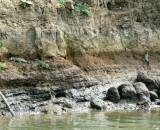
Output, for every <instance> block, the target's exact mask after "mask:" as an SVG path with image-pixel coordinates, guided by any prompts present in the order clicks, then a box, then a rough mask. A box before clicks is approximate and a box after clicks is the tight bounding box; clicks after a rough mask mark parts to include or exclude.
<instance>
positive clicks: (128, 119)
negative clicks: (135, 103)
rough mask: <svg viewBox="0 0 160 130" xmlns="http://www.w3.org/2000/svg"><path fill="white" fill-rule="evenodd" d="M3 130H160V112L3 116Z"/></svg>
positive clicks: (1, 121) (0, 122)
mask: <svg viewBox="0 0 160 130" xmlns="http://www.w3.org/2000/svg"><path fill="white" fill-rule="evenodd" d="M0 130H160V110H159V109H155V110H138V111H109V112H108V111H90V112H86V113H72V114H66V115H30V116H26V115H21V116H17V117H14V118H9V117H1V118H0Z"/></svg>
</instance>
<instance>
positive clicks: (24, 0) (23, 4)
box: [20, 0, 33, 8]
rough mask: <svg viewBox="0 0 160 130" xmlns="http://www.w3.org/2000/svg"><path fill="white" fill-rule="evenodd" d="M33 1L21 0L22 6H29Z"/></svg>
mask: <svg viewBox="0 0 160 130" xmlns="http://www.w3.org/2000/svg"><path fill="white" fill-rule="evenodd" d="M32 4H33V3H32V2H31V1H28V0H21V1H20V6H21V7H22V8H26V7H29V6H31V5H32Z"/></svg>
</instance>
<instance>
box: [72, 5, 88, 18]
mask: <svg viewBox="0 0 160 130" xmlns="http://www.w3.org/2000/svg"><path fill="white" fill-rule="evenodd" d="M74 11H75V12H80V14H81V15H88V14H89V11H88V4H86V3H78V4H77V5H76V6H75V9H74Z"/></svg>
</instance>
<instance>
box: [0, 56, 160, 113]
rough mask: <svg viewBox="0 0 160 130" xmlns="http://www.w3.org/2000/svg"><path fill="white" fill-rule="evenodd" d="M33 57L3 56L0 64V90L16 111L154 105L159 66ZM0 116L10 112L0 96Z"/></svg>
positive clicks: (44, 111) (149, 106) (136, 107)
mask: <svg viewBox="0 0 160 130" xmlns="http://www.w3.org/2000/svg"><path fill="white" fill-rule="evenodd" d="M46 63H48V64H49V65H50V66H51V67H52V68H53V70H45V69H42V70H40V69H39V68H38V63H37V62H36V61H33V62H32V63H31V64H25V63H18V62H7V68H6V69H5V70H1V72H0V73H1V74H0V79H1V81H0V84H1V91H2V93H3V94H4V95H5V97H6V99H7V100H8V102H9V104H10V106H11V108H12V109H13V111H14V112H15V113H16V115H19V114H22V113H25V114H27V113H28V114H29V113H30V114H31V113H32V114H33V113H35V114H36V113H39V114H40V113H43V114H44V113H45V114H63V113H68V112H75V111H77V112H85V111H90V110H92V109H98V110H107V111H108V110H124V109H128V110H137V109H151V108H155V107H159V104H160V101H159V95H160V94H159V71H158V68H159V66H158V65H157V66H155V65H153V66H152V68H151V70H146V69H147V68H143V66H141V65H139V66H132V65H128V66H125V65H123V66H118V65H108V66H107V65H104V66H98V65H97V66H88V67H85V68H84V67H78V66H76V65H74V64H73V63H72V62H70V61H68V60H65V59H63V58H57V59H56V58H55V59H54V61H51V60H48V61H46ZM0 102H1V104H0V113H1V116H8V115H10V113H9V112H8V110H7V107H6V106H5V104H4V103H3V101H2V100H1V99H0Z"/></svg>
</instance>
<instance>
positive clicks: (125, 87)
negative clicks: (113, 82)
mask: <svg viewBox="0 0 160 130" xmlns="http://www.w3.org/2000/svg"><path fill="white" fill-rule="evenodd" d="M118 91H119V94H120V97H121V98H122V99H129V100H135V99H137V93H136V90H135V88H134V87H133V85H132V84H129V83H128V84H122V85H121V86H119V87H118Z"/></svg>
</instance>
